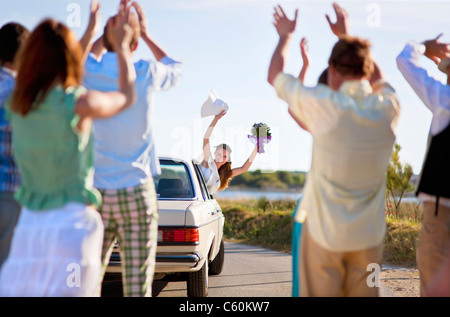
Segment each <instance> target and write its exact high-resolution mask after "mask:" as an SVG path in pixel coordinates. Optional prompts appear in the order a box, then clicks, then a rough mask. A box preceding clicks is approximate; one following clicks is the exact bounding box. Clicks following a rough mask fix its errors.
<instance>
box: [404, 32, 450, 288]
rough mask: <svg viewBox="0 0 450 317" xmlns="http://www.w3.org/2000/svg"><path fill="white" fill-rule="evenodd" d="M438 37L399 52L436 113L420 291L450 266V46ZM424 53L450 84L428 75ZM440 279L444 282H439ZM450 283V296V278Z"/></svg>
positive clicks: (421, 194) (424, 177) (425, 190)
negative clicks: (421, 60) (422, 62)
mask: <svg viewBox="0 0 450 317" xmlns="http://www.w3.org/2000/svg"><path fill="white" fill-rule="evenodd" d="M439 37H440V36H438V37H437V38H436V39H432V40H427V41H425V42H423V43H422V44H419V43H416V42H413V41H411V42H409V43H407V44H406V46H405V48H404V49H403V51H402V52H401V53H400V54H399V55H398V57H397V66H398V69H399V70H400V72H401V73H402V74H403V76H404V77H405V79H406V80H407V81H408V83H409V84H410V85H411V88H412V89H413V90H414V91H415V92H416V94H417V96H418V97H419V98H420V99H421V100H422V102H423V103H424V104H425V106H426V107H427V108H428V109H429V110H430V111H431V112H432V114H433V118H432V121H431V127H430V132H429V139H428V149H427V154H426V157H425V160H424V163H423V166H422V172H421V177H420V182H419V186H418V188H417V195H418V198H419V199H420V201H421V202H422V203H423V206H424V218H423V223H422V230H421V233H420V239H419V244H418V248H417V253H416V257H417V267H418V269H419V272H420V280H421V286H422V288H421V294H422V295H427V293H428V292H432V291H433V289H432V288H433V286H432V284H434V281H433V279H439V277H438V276H437V273H438V272H439V270H440V269H441V268H442V269H446V270H447V274H449V269H450V266H448V263H450V262H449V260H450V167H449V162H450V156H449V155H448V153H449V148H450V45H449V44H446V43H440V42H439ZM423 55H425V56H426V57H428V58H429V59H431V60H432V61H434V62H435V63H436V64H438V65H439V69H440V70H441V71H442V72H444V73H445V74H447V83H446V84H445V83H442V82H440V81H439V80H436V79H434V78H433V77H431V76H430V75H428V73H427V71H426V70H425V69H424V68H422V67H421V66H420V59H421V57H422V56H423ZM438 282H439V281H438ZM440 282H442V283H445V284H443V285H441V288H444V287H446V288H447V292H448V293H447V294H446V295H447V296H448V295H450V281H448V280H445V279H443V280H441V281H440Z"/></svg>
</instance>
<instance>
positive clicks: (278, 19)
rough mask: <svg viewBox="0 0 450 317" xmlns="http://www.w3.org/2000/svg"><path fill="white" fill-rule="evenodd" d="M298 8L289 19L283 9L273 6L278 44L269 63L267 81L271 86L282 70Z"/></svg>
mask: <svg viewBox="0 0 450 317" xmlns="http://www.w3.org/2000/svg"><path fill="white" fill-rule="evenodd" d="M297 15H298V10H295V16H294V19H293V20H289V19H288V17H287V16H286V14H285V13H284V11H283V8H281V6H278V7H276V8H275V13H274V18H275V21H274V23H273V24H274V25H275V28H276V30H277V33H278V35H279V39H278V44H277V46H276V48H275V52H274V53H273V55H272V59H271V60H270V65H269V74H268V78H267V80H268V82H269V83H270V84H271V85H272V86H273V84H274V81H275V78H276V77H277V75H278V74H279V73H280V72H282V71H283V70H284V65H285V63H286V60H287V57H288V48H289V42H290V39H291V35H292V33H294V31H295V26H296V24H297Z"/></svg>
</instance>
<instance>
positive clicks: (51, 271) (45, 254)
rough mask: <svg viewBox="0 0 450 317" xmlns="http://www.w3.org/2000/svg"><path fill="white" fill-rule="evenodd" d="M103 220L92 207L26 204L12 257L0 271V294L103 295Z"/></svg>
mask: <svg viewBox="0 0 450 317" xmlns="http://www.w3.org/2000/svg"><path fill="white" fill-rule="evenodd" d="M102 244H103V223H102V220H101V216H100V214H99V213H98V212H97V211H96V210H95V209H93V208H91V207H88V206H86V205H83V204H79V203H69V204H67V205H65V206H64V207H63V208H58V209H52V210H46V211H31V210H28V209H27V208H22V210H21V212H20V218H19V221H18V223H17V226H16V228H15V230H14V236H13V239H12V243H11V250H10V253H9V256H8V259H7V260H6V261H5V263H4V264H3V266H2V269H1V271H0V296H30V297H31V296H39V297H44V296H45V297H74V296H99V295H100V283H101V281H100V276H101V275H100V274H101V252H102Z"/></svg>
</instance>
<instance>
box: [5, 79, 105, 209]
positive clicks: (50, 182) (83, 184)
mask: <svg viewBox="0 0 450 317" xmlns="http://www.w3.org/2000/svg"><path fill="white" fill-rule="evenodd" d="M85 92H86V89H85V88H84V87H82V86H80V87H77V88H74V87H69V88H67V89H66V90H64V89H63V87H61V86H57V87H55V88H53V89H51V90H50V91H49V92H48V93H47V95H46V97H45V99H44V100H43V101H42V102H41V103H40V104H39V105H38V107H37V108H36V109H34V110H32V111H30V112H29V113H28V114H27V115H26V116H22V115H20V114H19V113H15V112H12V111H11V109H10V104H9V101H8V102H7V103H6V107H5V108H6V109H7V119H9V120H10V121H11V127H12V131H13V132H12V146H13V152H14V158H15V161H16V163H17V166H18V167H19V171H20V174H21V177H22V184H21V187H20V188H19V190H18V191H17V192H16V195H15V198H16V200H17V201H18V202H19V203H20V205H22V206H24V207H27V208H28V209H31V210H48V209H54V208H60V207H63V206H64V205H65V204H67V203H69V202H79V203H83V204H87V205H94V206H99V205H100V204H101V195H100V193H99V192H98V191H97V190H96V189H95V188H94V186H93V176H94V165H93V163H94V148H93V137H92V133H89V134H82V133H81V132H80V131H78V129H77V123H78V120H79V117H78V115H76V114H75V113H74V109H75V105H76V102H77V100H78V98H79V96H81V95H82V94H83V93H85Z"/></svg>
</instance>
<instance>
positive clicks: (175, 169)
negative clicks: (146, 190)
mask: <svg viewBox="0 0 450 317" xmlns="http://www.w3.org/2000/svg"><path fill="white" fill-rule="evenodd" d="M160 164H161V175H159V176H158V177H155V186H156V193H157V194H158V198H193V197H194V191H193V189H192V182H191V177H190V174H189V171H188V167H187V166H186V165H185V164H184V163H182V162H176V161H172V160H160Z"/></svg>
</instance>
